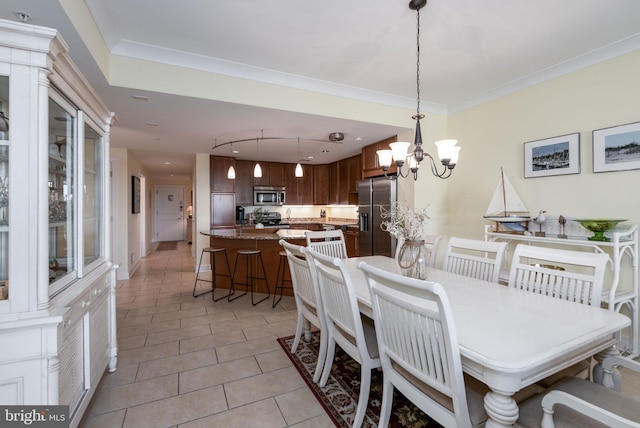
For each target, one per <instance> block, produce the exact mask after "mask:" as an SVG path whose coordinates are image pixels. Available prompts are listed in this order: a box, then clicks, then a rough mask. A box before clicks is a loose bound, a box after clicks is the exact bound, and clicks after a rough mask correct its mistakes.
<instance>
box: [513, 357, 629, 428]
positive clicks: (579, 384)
mask: <svg viewBox="0 0 640 428" xmlns="http://www.w3.org/2000/svg"><path fill="white" fill-rule="evenodd" d="M602 366H603V369H604V371H605V373H606V372H611V371H612V370H613V369H614V368H615V367H617V366H623V367H626V368H628V369H630V370H633V371H635V372H638V373H640V363H639V362H637V361H634V360H632V359H630V358H624V357H620V356H611V357H607V358H605V359H604V360H603V361H602ZM624 381H625V379H624V377H623V378H622V382H624ZM638 409H640V401H638V400H636V399H634V398H633V397H629V396H626V395H624V394H622V393H620V392H618V391H615V390H612V389H609V388H607V387H605V386H602V385H599V384H596V383H592V382H589V381H588V380H585V379H580V378H575V377H573V378H565V379H563V380H562V381H560V382H558V383H557V384H555V385H553V386H552V387H551V388H549V390H548V392H547V393H546V394H544V395H542V396H539V397H536V398H534V399H531V400H529V401H527V402H525V403H523V404H521V405H520V414H519V418H518V423H517V425H518V426H520V427H523V428H533V427H536V428H537V427H542V428H554V427H557V428H565V427H571V428H590V427H616V428H640V411H639V410H638Z"/></svg>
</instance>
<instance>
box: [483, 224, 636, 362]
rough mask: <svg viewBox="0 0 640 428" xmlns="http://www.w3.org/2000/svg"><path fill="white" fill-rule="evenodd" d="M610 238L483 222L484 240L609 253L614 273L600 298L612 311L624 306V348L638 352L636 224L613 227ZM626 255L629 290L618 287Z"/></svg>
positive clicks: (610, 264) (634, 352)
mask: <svg viewBox="0 0 640 428" xmlns="http://www.w3.org/2000/svg"><path fill="white" fill-rule="evenodd" d="M609 235H611V241H590V240H589V239H587V237H586V236H569V237H567V238H558V236H557V235H553V234H547V235H546V236H534V235H520V234H513V233H504V232H496V231H495V226H492V225H485V228H484V237H485V240H487V241H497V240H502V241H506V242H508V243H511V242H514V241H515V242H516V243H517V242H525V243H527V244H528V245H536V244H538V245H546V244H553V245H566V246H572V247H582V248H591V249H593V251H595V252H599V253H603V254H607V255H609V262H610V263H609V266H610V268H611V272H612V274H613V277H612V279H611V283H610V284H605V287H604V290H603V292H602V293H603V295H602V302H603V303H604V304H606V305H607V308H608V309H609V310H612V311H616V312H620V310H621V309H622V307H623V306H627V309H628V310H629V315H630V318H631V331H630V339H629V346H628V349H626V350H627V351H629V352H631V353H633V354H638V353H639V350H638V333H639V331H638V225H635V224H634V225H629V226H628V227H626V228H624V227H623V226H619V227H618V228H616V229H614V230H613V231H612V232H611V233H610V234H609ZM625 255H626V256H628V257H629V261H630V263H631V269H632V272H631V276H632V286H631V289H630V290H618V285H619V283H620V270H621V264H622V259H623V258H624V257H625Z"/></svg>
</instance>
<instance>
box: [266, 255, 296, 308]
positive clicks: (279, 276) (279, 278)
mask: <svg viewBox="0 0 640 428" xmlns="http://www.w3.org/2000/svg"><path fill="white" fill-rule="evenodd" d="M279 255H280V261H279V262H278V273H276V288H275V289H274V290H273V304H272V305H271V307H272V308H275V307H276V305H277V304H278V303H280V300H282V290H284V289H285V288H287V289H289V290H293V284H292V282H291V272H289V275H288V277H289V278H285V275H286V272H288V271H289V264H288V263H287V253H286V252H284V251H280V253H279ZM285 282H288V283H289V286H285V285H284V283H285ZM278 289H280V297H278ZM276 297H278V300H276Z"/></svg>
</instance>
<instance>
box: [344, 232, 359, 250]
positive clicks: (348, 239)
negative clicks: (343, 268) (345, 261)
mask: <svg viewBox="0 0 640 428" xmlns="http://www.w3.org/2000/svg"><path fill="white" fill-rule="evenodd" d="M359 239H360V231H359V229H358V227H357V226H349V227H347V230H345V231H344V243H345V245H346V247H347V256H348V257H358V256H359V255H360V250H359V245H360V243H359Z"/></svg>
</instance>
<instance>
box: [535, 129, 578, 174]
mask: <svg viewBox="0 0 640 428" xmlns="http://www.w3.org/2000/svg"><path fill="white" fill-rule="evenodd" d="M566 174H580V133H579V132H576V133H575V134H567V135H560V136H558V137H552V138H545V139H544V140H536V141H529V142H527V143H524V177H525V178H534V177H548V176H551V175H566Z"/></svg>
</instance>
